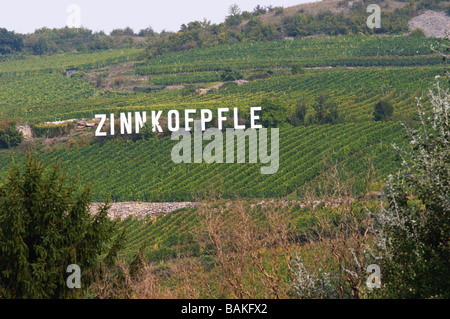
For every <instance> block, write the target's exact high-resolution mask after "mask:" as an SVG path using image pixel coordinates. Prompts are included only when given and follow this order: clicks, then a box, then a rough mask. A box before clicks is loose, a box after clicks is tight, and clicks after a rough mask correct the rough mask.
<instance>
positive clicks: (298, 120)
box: [289, 98, 308, 126]
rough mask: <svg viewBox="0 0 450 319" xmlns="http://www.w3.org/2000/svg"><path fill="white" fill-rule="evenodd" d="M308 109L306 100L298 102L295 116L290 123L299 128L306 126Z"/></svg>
mask: <svg viewBox="0 0 450 319" xmlns="http://www.w3.org/2000/svg"><path fill="white" fill-rule="evenodd" d="M307 112H308V107H307V106H306V103H305V100H304V98H300V99H298V100H297V103H296V105H295V109H294V112H293V114H292V115H291V117H290V119H289V123H291V125H293V126H299V125H303V124H305V118H306V113H307Z"/></svg>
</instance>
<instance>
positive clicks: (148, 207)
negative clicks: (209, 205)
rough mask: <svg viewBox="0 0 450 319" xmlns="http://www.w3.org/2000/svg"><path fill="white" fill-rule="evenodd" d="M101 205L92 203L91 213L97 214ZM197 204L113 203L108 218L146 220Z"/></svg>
mask: <svg viewBox="0 0 450 319" xmlns="http://www.w3.org/2000/svg"><path fill="white" fill-rule="evenodd" d="M100 205H101V203H92V206H91V212H92V213H93V214H96V213H97V212H98V208H99V206H100ZM195 206H196V204H195V203H191V202H183V203H141V202H122V203H112V204H111V208H110V209H109V211H108V216H109V217H110V218H111V219H116V218H120V219H122V220H123V219H125V218H127V217H128V216H133V217H135V218H145V217H146V216H148V215H150V216H152V218H154V217H157V216H158V215H160V214H166V213H170V212H173V211H175V210H179V209H182V208H193V207H195Z"/></svg>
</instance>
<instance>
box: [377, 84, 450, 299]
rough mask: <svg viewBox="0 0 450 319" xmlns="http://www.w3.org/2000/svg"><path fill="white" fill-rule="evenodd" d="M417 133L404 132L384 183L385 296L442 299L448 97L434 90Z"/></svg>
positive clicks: (448, 272) (449, 198)
mask: <svg viewBox="0 0 450 319" xmlns="http://www.w3.org/2000/svg"><path fill="white" fill-rule="evenodd" d="M429 98H430V100H429V103H430V106H431V109H428V108H427V109H425V108H424V107H423V106H422V104H421V102H419V118H420V120H421V124H422V127H420V128H418V129H417V130H409V133H410V141H411V142H410V147H409V148H408V149H405V150H403V151H401V153H400V154H401V155H402V157H403V166H402V170H401V171H400V172H399V173H398V174H397V175H395V176H390V178H389V179H388V182H387V185H386V189H385V194H386V198H387V200H388V206H386V207H385V209H384V210H383V211H382V214H381V216H380V229H381V232H380V247H381V248H382V253H383V256H384V259H383V266H384V268H383V280H384V283H385V290H384V291H385V295H387V296H388V297H395V298H448V297H449V291H450V290H449V283H450V264H449V262H450V250H449V247H450V242H449V236H448V234H449V233H450V220H449V213H450V191H449V190H450V167H449V164H448V163H449V161H450V146H449V143H450V142H449V141H450V130H449V111H450V110H449V92H448V90H444V89H442V88H440V87H439V84H436V90H435V91H434V92H433V91H431V92H430V96H429Z"/></svg>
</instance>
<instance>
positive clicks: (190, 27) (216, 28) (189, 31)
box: [0, 0, 450, 58]
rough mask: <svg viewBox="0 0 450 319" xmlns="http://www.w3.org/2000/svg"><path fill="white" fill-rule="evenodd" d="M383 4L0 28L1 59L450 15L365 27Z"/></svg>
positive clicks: (197, 43)
mask: <svg viewBox="0 0 450 319" xmlns="http://www.w3.org/2000/svg"><path fill="white" fill-rule="evenodd" d="M374 2H375V3H379V4H380V6H382V8H386V6H388V3H386V2H385V1H380V0H378V1H377V0H371V1H366V0H362V1H361V2H353V3H350V1H348V0H343V1H341V2H340V3H339V4H338V8H337V9H338V10H340V13H333V12H331V11H321V12H319V13H317V14H311V13H307V12H305V10H304V9H300V10H299V11H298V12H297V13H296V14H294V15H292V14H289V15H287V14H286V15H285V10H284V9H283V8H282V7H272V6H268V7H262V6H259V5H258V6H257V7H255V9H254V10H253V11H252V12H249V11H241V10H240V8H239V6H238V5H232V6H231V7H230V8H229V12H228V15H227V16H226V18H225V21H224V22H223V23H220V24H211V22H210V21H207V20H206V19H205V20H204V21H202V22H201V21H194V22H190V23H188V24H187V25H186V24H183V25H182V26H181V28H180V30H179V31H178V32H167V31H162V32H161V33H157V32H155V31H153V30H152V29H151V28H147V29H142V30H140V31H139V32H135V31H134V30H133V29H131V28H130V27H127V28H124V29H115V30H113V31H112V32H111V33H110V34H109V35H107V34H106V33H105V32H103V31H100V32H93V31H92V30H89V29H85V28H79V29H77V28H68V27H65V28H61V29H49V28H41V29H38V30H36V31H35V32H34V33H32V34H26V35H21V34H16V33H14V32H11V31H8V30H6V29H0V55H9V54H17V53H21V52H23V53H26V54H34V55H43V54H55V53H62V52H74V51H76V52H88V51H96V50H108V49H114V48H124V47H128V48H129V47H146V48H147V50H146V52H145V54H144V55H143V56H142V58H151V57H153V56H155V55H161V54H164V53H167V52H174V51H182V50H189V49H193V48H201V47H209V46H215V45H220V44H232V43H237V42H251V41H269V40H275V39H283V38H285V37H304V36H311V35H329V36H335V35H347V34H370V33H374V32H375V33H384V34H386V33H387V34H398V33H403V32H407V31H408V26H407V22H408V21H409V19H410V18H411V17H413V16H415V15H417V14H419V13H420V11H421V10H429V9H433V10H445V11H447V12H449V11H450V7H449V6H448V3H446V2H442V1H436V0H419V1H409V2H408V3H407V4H406V5H405V6H404V7H403V8H401V9H396V10H395V11H393V12H389V11H386V10H383V23H382V26H381V28H380V29H375V30H371V29H369V28H368V27H367V26H366V20H367V17H368V13H367V12H366V8H367V6H368V5H369V4H372V3H374ZM265 14H272V15H273V16H275V17H279V19H278V20H277V21H278V22H273V23H271V24H266V23H263V22H262V21H261V19H260V16H261V15H265Z"/></svg>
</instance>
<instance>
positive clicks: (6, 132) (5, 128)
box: [0, 120, 23, 149]
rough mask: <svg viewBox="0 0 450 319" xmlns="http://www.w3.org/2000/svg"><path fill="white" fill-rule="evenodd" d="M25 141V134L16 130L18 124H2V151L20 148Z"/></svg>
mask: <svg viewBox="0 0 450 319" xmlns="http://www.w3.org/2000/svg"><path fill="white" fill-rule="evenodd" d="M22 141H23V134H22V132H19V131H18V130H16V122H14V121H8V120H4V121H2V122H0V149H4V148H10V147H15V146H18V145H19V144H20V143H22Z"/></svg>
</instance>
